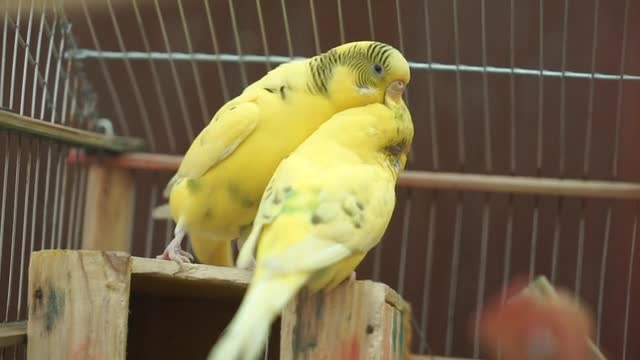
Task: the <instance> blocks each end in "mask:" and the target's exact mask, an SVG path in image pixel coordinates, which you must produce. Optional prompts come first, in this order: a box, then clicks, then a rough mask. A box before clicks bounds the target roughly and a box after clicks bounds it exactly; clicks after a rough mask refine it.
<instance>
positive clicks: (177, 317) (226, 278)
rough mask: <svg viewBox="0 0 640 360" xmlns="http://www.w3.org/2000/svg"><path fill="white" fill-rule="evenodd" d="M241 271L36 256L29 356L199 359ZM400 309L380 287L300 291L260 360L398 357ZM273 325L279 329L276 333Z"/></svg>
mask: <svg viewBox="0 0 640 360" xmlns="http://www.w3.org/2000/svg"><path fill="white" fill-rule="evenodd" d="M250 277H251V272H249V271H244V270H239V269H235V268H225V267H215V266H207V265H187V266H185V268H184V269H182V270H181V269H180V268H179V266H178V265H177V264H176V263H174V262H170V261H163V260H156V259H147V258H138V257H132V256H129V255H128V254H126V253H122V252H108V251H96V250H44V251H38V252H35V253H33V255H32V258H31V264H30V266H29V299H28V302H29V320H28V326H27V337H28V341H27V354H28V355H27V356H28V358H29V359H38V360H40V359H72V360H76V359H77V360H79V359H91V360H118V359H172V360H173V359H205V358H206V355H207V353H208V351H209V350H210V348H211V346H212V345H213V343H214V342H215V340H216V339H217V337H218V336H219V335H220V333H221V332H222V330H224V328H225V327H226V326H227V324H228V323H229V321H230V320H231V318H232V317H233V315H234V313H235V311H236V309H237V307H238V305H239V304H240V301H241V299H242V296H243V294H244V291H245V289H246V287H247V284H248V282H249V280H250ZM409 324H410V308H409V305H408V304H407V303H406V302H404V301H403V300H402V299H401V298H400V297H399V296H398V295H397V294H396V293H395V292H393V290H391V289H390V288H389V287H387V286H386V285H384V284H380V283H375V282H371V281H356V282H355V283H348V284H343V285H341V286H339V287H338V288H336V289H334V290H333V291H330V292H326V293H320V294H316V295H313V296H309V295H308V294H307V293H306V292H305V291H303V292H301V294H300V295H299V296H298V298H297V299H295V300H294V301H292V302H291V303H290V304H289V305H288V307H287V308H286V309H285V310H284V311H283V313H282V318H281V319H280V321H276V322H275V323H274V325H273V327H272V332H271V336H270V341H269V358H270V359H336V360H340V359H385V360H386V359H390V360H395V359H408V358H409V357H410V354H409V346H410V336H409V335H410V325H409ZM281 326H282V332H280V327H281Z"/></svg>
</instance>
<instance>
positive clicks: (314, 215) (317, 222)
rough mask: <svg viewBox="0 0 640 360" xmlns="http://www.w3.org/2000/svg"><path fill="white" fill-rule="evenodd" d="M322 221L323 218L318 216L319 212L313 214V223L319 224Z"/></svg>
mask: <svg viewBox="0 0 640 360" xmlns="http://www.w3.org/2000/svg"><path fill="white" fill-rule="evenodd" d="M321 222H322V218H321V217H320V216H318V214H313V215H312V216H311V223H312V224H313V225H318V224H320V223H321Z"/></svg>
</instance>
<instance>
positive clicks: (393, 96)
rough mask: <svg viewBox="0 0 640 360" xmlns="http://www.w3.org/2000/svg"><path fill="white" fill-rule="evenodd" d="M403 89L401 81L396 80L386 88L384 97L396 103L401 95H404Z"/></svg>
mask: <svg viewBox="0 0 640 360" xmlns="http://www.w3.org/2000/svg"><path fill="white" fill-rule="evenodd" d="M405 88H406V85H405V83H404V82H403V81H400V80H396V81H394V82H392V83H391V84H389V86H387V90H386V91H385V97H386V98H388V99H389V100H391V101H393V102H398V101H400V100H401V99H402V94H403V93H404V89H405Z"/></svg>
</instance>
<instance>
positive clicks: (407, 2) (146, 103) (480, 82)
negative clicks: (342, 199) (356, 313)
mask: <svg viewBox="0 0 640 360" xmlns="http://www.w3.org/2000/svg"><path fill="white" fill-rule="evenodd" d="M18 3H19V4H22V5H18V6H22V7H23V12H22V13H21V14H20V15H14V14H11V15H10V14H9V13H8V12H6V11H5V13H4V20H3V22H2V29H3V30H2V31H3V32H2V45H1V46H2V49H1V51H2V63H1V64H0V66H1V69H0V92H1V93H0V102H1V103H0V106H2V107H3V108H4V109H10V110H12V111H15V112H18V113H19V114H21V115H26V116H29V117H32V118H35V119H39V120H40V121H48V122H52V123H57V124H63V125H67V126H72V127H79V128H88V129H90V128H92V126H94V125H92V124H93V120H95V119H96V118H97V116H98V115H99V116H100V117H104V118H107V119H111V120H112V122H113V126H114V128H115V131H116V133H117V134H120V135H125V136H137V137H142V138H144V139H145V141H146V143H147V145H148V150H149V151H151V152H156V153H171V154H181V153H183V152H184V151H185V150H186V149H187V147H188V146H189V144H190V142H191V141H192V140H193V139H194V137H195V136H196V135H197V133H198V132H199V131H200V129H202V128H203V126H204V125H205V124H207V123H208V121H209V120H210V119H211V117H212V116H213V114H214V113H215V111H216V110H217V109H218V108H219V107H220V106H221V105H222V104H223V103H224V102H225V101H227V100H229V99H230V98H232V97H234V96H236V95H238V94H239V93H240V92H241V91H242V89H243V88H244V87H246V86H247V85H248V84H249V83H251V82H253V81H255V80H257V79H258V78H259V77H261V76H262V75H263V74H264V73H265V72H266V71H269V70H270V69H273V68H274V67H276V66H277V65H278V64H280V63H283V62H286V61H289V60H291V59H295V58H306V57H310V56H313V55H315V54H317V53H319V52H321V51H326V50H327V49H329V48H331V47H333V46H336V45H338V44H340V43H344V42H347V41H355V40H363V39H372V40H379V41H384V42H386V43H389V44H391V45H393V46H395V47H397V48H398V49H400V50H401V51H402V52H403V53H404V54H405V56H406V57H407V58H408V59H409V60H410V66H411V69H412V80H411V83H410V84H409V89H408V94H407V96H406V100H407V103H408V106H409V108H410V109H411V112H412V116H413V119H414V124H415V128H416V137H415V140H414V145H413V149H412V150H413V151H412V155H411V159H410V162H409V165H408V168H409V169H411V170H429V171H439V172H442V171H446V172H458V173H476V174H494V175H495V174H500V175H517V176H529V177H553V178H559V179H567V178H574V179H587V180H614V181H629V182H637V181H638V179H640V168H639V165H638V161H635V159H636V153H637V147H636V146H635V144H637V143H638V140H640V139H638V137H639V135H640V123H639V122H638V120H637V117H638V114H639V113H640V112H639V110H640V108H639V107H640V105H639V104H640V102H638V101H637V99H638V93H639V90H640V82H639V80H640V47H639V46H638V45H637V44H636V43H634V42H633V41H631V39H630V38H629V37H630V35H631V34H634V33H638V31H639V30H640V28H639V27H640V25H638V24H640V3H639V2H637V1H630V0H618V1H611V2H604V1H600V0H585V1H582V2H577V1H571V0H562V1H553V2H552V1H544V0H537V1H534V0H521V1H515V0H494V1H491V2H489V1H486V0H481V1H463V0H452V1H444V0H424V1H420V0H382V1H378V0H376V1H372V0H353V1H341V0H336V1H326V2H322V3H320V2H319V1H314V0H309V1H293V0H288V1H287V0H279V1H277V0H256V1H255V2H239V1H232V0H228V1H224V0H203V1H183V0H178V1H160V0H132V1H131V2H122V1H115V0H106V1H104V2H102V3H100V4H96V3H95V2H91V1H89V0H77V1H76V0H67V1H66V4H65V8H64V11H63V10H61V9H60V8H53V7H50V5H47V3H46V2H45V3H43V5H41V6H44V10H46V11H44V12H42V13H38V14H39V15H34V12H33V8H29V5H28V4H29V2H28V1H26V0H25V1H18ZM39 6H40V5H39ZM25 10H26V11H25ZM36 13H37V12H36ZM0 138H1V139H2V143H0V146H1V148H2V149H3V153H4V155H3V156H2V161H3V162H2V165H1V166H2V168H0V169H2V171H3V178H2V209H1V217H0V238H1V239H2V244H1V245H2V246H0V251H1V252H2V253H1V254H0V261H1V262H0V271H1V274H0V289H2V291H1V292H0V294H5V293H6V294H7V296H6V297H2V298H0V310H4V313H5V314H4V318H3V321H4V322H9V321H15V320H23V319H25V318H26V316H27V313H26V299H25V293H24V291H25V288H26V270H27V264H28V260H29V254H30V253H31V252H32V251H34V250H38V249H43V248H77V247H78V246H79V244H80V235H81V229H82V214H83V208H82V206H83V204H84V193H85V186H86V185H85V184H86V171H85V169H84V168H83V167H80V166H71V165H68V164H67V163H66V162H65V159H66V152H67V151H68V150H69V146H68V145H65V144H60V143H55V142H50V141H44V140H40V139H37V138H32V137H29V136H26V135H21V134H15V133H6V132H4V131H3V133H2V134H0ZM274 141H277V139H274ZM171 175H172V174H170V173H158V172H152V171H142V170H140V171H136V176H135V179H136V202H135V207H136V210H135V214H136V215H135V225H134V229H133V239H134V241H133V244H132V249H131V251H132V254H133V255H138V256H145V257H151V256H155V255H158V254H160V253H161V252H162V250H163V248H164V247H165V246H166V244H167V243H168V242H169V241H170V239H171V238H172V231H173V224H172V223H171V222H168V221H153V220H152V219H151V216H150V211H151V209H152V208H153V207H154V206H156V205H159V204H160V203H162V202H163V199H162V198H161V193H162V189H163V187H164V185H165V184H166V182H167V181H168V179H169V177H170V176H171ZM39 204H42V205H41V206H40V205H39ZM639 211H640V210H639V206H638V203H637V201H636V200H633V199H629V200H618V199H613V198H611V199H592V198H587V197H563V196H552V195H526V194H515V193H508V194H504V193H497V192H492V191H487V192H477V191H455V190H429V189H421V188H412V187H400V188H399V189H398V202H397V206H396V211H395V213H394V216H393V219H392V222H391V224H390V226H389V229H388V231H387V233H386V235H385V237H384V239H383V241H382V242H381V244H380V245H378V246H377V247H376V248H375V250H373V251H372V252H371V254H369V255H368V256H367V258H366V259H365V261H364V262H363V263H362V264H361V266H360V267H359V268H358V269H357V273H358V278H361V279H362V278H370V279H373V280H376V281H381V282H384V283H386V284H388V285H389V286H391V287H392V288H394V289H396V290H397V291H398V292H399V293H400V294H402V296H403V297H404V298H405V299H406V300H407V301H409V302H410V303H411V305H412V312H413V325H414V335H413V339H414V340H413V347H412V350H413V351H414V352H417V353H433V354H437V355H445V356H456V357H473V358H478V357H479V356H481V355H482V354H481V352H480V346H479V342H478V338H477V332H478V327H477V324H478V319H477V318H473V317H472V314H473V311H474V310H475V309H476V308H478V307H481V306H482V305H483V304H484V301H485V299H486V297H487V296H490V295H492V294H494V293H496V292H498V291H500V290H501V289H503V288H504V287H505V286H506V284H507V283H508V282H509V281H510V279H511V278H512V277H513V276H517V275H520V274H525V275H527V274H528V276H529V277H530V278H533V276H536V275H542V274H544V275H547V276H548V277H549V278H550V280H551V281H552V283H554V284H555V285H558V286H564V287H567V288H570V289H572V290H573V291H574V293H575V295H576V296H577V297H579V298H580V299H582V300H583V301H584V302H585V303H586V304H587V305H588V306H589V307H590V308H591V309H592V310H593V312H594V315H595V319H596V324H597V331H596V334H595V337H594V342H595V343H596V344H597V345H598V346H599V347H601V348H602V349H603V351H604V352H605V353H606V354H607V355H608V357H609V358H612V359H613V358H615V359H635V358H639V357H640V345H638V344H637V342H635V341H633V339H636V338H638V336H640V321H639V320H638V319H640V316H639V314H638V311H640V309H638V308H637V307H634V306H633V304H637V303H638V300H640V292H639V287H638V286H637V282H638V280H636V278H637V275H636V274H635V273H636V272H637V268H638V263H637V261H636V258H637V252H638V251H637V248H636V239H637V236H638V229H637V228H638V214H639ZM0 315H2V314H0ZM469 324H471V326H470V325H469ZM469 328H471V331H469ZM469 333H471V335H474V336H469ZM23 356H24V349H23V348H20V347H19V348H16V349H8V350H4V351H3V358H14V357H23Z"/></svg>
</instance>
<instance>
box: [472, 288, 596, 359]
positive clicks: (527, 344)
mask: <svg viewBox="0 0 640 360" xmlns="http://www.w3.org/2000/svg"><path fill="white" fill-rule="evenodd" d="M523 288H524V286H523V284H522V281H516V282H514V283H512V285H511V286H510V287H509V288H508V289H507V292H506V295H507V296H506V299H507V300H506V301H505V303H504V304H501V300H502V296H497V297H496V298H495V299H492V300H491V301H490V302H489V303H488V305H487V306H486V307H485V308H484V309H483V311H482V315H481V320H480V326H479V330H480V331H479V333H480V334H479V335H480V341H481V343H482V345H483V346H484V348H485V349H486V350H487V351H488V352H489V354H490V355H492V356H494V357H495V358H497V354H498V352H499V351H500V352H501V354H502V357H501V358H502V359H503V360H543V359H544V360H584V359H588V358H589V353H590V352H589V351H590V350H589V348H588V342H587V339H588V337H590V336H591V334H592V330H593V322H592V319H591V316H590V314H589V312H588V311H587V309H586V308H585V307H584V306H583V305H581V304H579V303H577V302H576V301H575V300H574V299H573V298H572V296H571V294H569V293H568V292H565V291H563V290H557V296H556V297H554V298H550V299H539V298H535V297H532V296H528V295H520V294H517V295H516V293H519V292H520V291H521V290H522V289H523ZM499 349H500V350H499Z"/></svg>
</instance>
